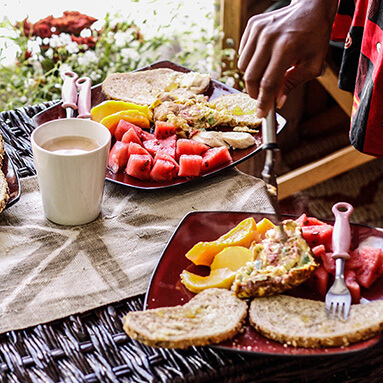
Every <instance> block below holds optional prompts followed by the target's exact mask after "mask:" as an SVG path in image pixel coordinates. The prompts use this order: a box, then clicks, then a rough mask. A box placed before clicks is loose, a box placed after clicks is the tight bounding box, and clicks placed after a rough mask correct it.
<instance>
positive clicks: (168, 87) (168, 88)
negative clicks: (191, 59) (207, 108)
mask: <svg viewBox="0 0 383 383" xmlns="http://www.w3.org/2000/svg"><path fill="white" fill-rule="evenodd" d="M209 83H210V76H209V75H203V74H199V73H196V72H188V73H183V72H178V71H175V70H172V69H169V68H157V69H150V70H145V71H139V72H129V73H113V74H111V75H109V76H107V78H106V79H105V80H104V82H103V84H102V91H103V92H104V94H105V95H106V97H107V98H109V99H113V100H121V101H126V102H133V103H136V104H140V105H152V104H153V102H154V101H156V99H157V96H158V95H159V94H161V93H164V92H169V93H171V94H174V95H175V96H176V97H177V98H180V99H186V98H190V97H191V96H193V95H196V94H200V93H202V92H204V91H205V90H206V89H207V87H208V85H209Z"/></svg>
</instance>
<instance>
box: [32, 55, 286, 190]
mask: <svg viewBox="0 0 383 383" xmlns="http://www.w3.org/2000/svg"><path fill="white" fill-rule="evenodd" d="M155 68H169V69H173V70H176V71H179V72H184V73H187V72H190V69H188V68H185V67H182V66H180V65H177V64H175V63H172V62H170V61H159V62H156V63H154V64H152V65H149V66H147V67H144V68H141V69H139V70H148V69H155ZM236 92H238V91H237V90H235V89H233V88H231V87H229V86H227V85H225V84H223V83H221V82H218V81H216V80H212V81H211V83H210V86H209V88H208V90H207V91H206V93H205V95H206V96H208V97H209V99H210V100H213V99H214V98H217V97H219V96H221V95H224V94H231V93H236ZM105 99H106V97H105V95H104V94H103V92H102V89H101V85H97V86H95V87H93V88H92V107H94V106H96V105H98V104H100V103H101V102H103V101H105ZM57 118H65V110H64V109H63V108H62V107H61V103H59V104H56V105H54V106H52V107H50V108H48V109H46V110H44V111H42V112H40V113H39V114H37V115H36V116H35V117H34V121H35V124H36V126H39V125H41V124H43V123H45V122H47V121H50V120H53V119H57ZM277 124H278V131H277V134H279V133H280V132H281V130H282V129H283V127H284V126H285V124H286V120H285V119H284V118H283V117H282V116H280V115H277ZM119 129H120V131H119V132H115V133H114V135H115V136H116V133H117V135H118V136H121V137H120V138H121V139H122V136H123V135H126V136H125V141H126V143H125V145H121V143H119V144H118V145H117V147H115V148H114V151H115V153H114V154H115V157H116V160H115V161H114V163H113V165H112V167H113V166H115V167H116V166H118V165H116V164H117V163H118V161H119V160H121V163H123V162H124V156H128V152H129V158H130V157H132V158H131V159H130V163H129V164H126V163H125V166H124V169H126V171H127V170H129V173H130V175H129V174H127V172H126V171H124V170H123V169H122V170H121V169H118V171H115V170H116V169H113V170H112V169H111V166H109V167H108V169H107V173H106V179H107V180H109V181H112V182H115V183H119V184H122V185H126V186H130V187H134V188H139V189H159V188H168V187H173V186H177V185H182V184H185V183H190V182H195V181H198V180H199V179H202V178H206V177H208V176H212V175H214V174H217V173H219V172H221V171H223V170H225V169H227V168H229V167H232V166H235V165H238V164H239V163H241V162H243V161H245V160H247V159H249V158H250V157H252V156H254V155H256V154H257V153H260V152H261V145H253V146H251V147H249V148H246V149H236V150H232V149H230V150H227V149H223V148H213V149H214V150H209V151H208V152H207V153H206V154H204V155H203V156H202V164H203V166H202V168H203V169H204V170H203V171H201V173H200V174H199V175H194V174H193V170H194V169H196V168H198V166H201V165H200V164H199V161H201V160H200V159H199V158H198V157H201V156H200V153H201V150H203V148H201V147H198V145H195V144H191V143H190V140H187V141H189V142H180V140H177V142H176V141H175V140H174V139H173V138H172V136H171V135H169V132H168V131H167V129H169V126H166V123H164V124H159V126H158V127H156V129H157V130H158V131H157V134H156V136H155V135H154V134H151V133H149V132H146V131H144V132H142V131H141V132H140V131H138V132H137V131H134V129H132V130H129V128H128V127H127V126H121V127H120V128H119ZM221 130H225V129H221ZM227 130H231V129H229V128H228V129H227ZM128 131H129V133H128ZM153 133H155V132H153ZM168 135H169V137H167V136H168ZM253 135H254V137H255V138H256V140H257V141H258V142H261V139H262V135H261V130H260V131H259V132H258V133H255V134H253ZM159 137H160V139H158V138H159ZM114 140H115V138H114V139H113V142H112V145H113V144H114ZM128 142H129V143H131V142H135V143H136V144H138V145H140V146H142V144H143V147H144V149H145V150H140V149H139V148H137V147H133V149H132V151H130V150H129V145H128V144H127V143H128ZM192 145H193V146H192ZM122 146H124V147H122ZM159 146H161V152H164V151H165V152H166V151H168V152H172V151H175V150H178V151H180V152H179V153H176V158H175V159H176V161H175V162H174V161H172V160H171V159H170V158H169V157H168V156H165V157H164V158H156V160H155V161H154V153H156V152H157V151H158V147H159ZM176 146H177V147H179V146H180V147H181V148H182V149H176ZM113 147H114V145H113ZM113 147H112V150H113ZM205 149H206V148H205ZM130 153H133V156H130ZM112 154H113V153H112ZM182 154H184V156H183V157H182V158H181V155H182ZM148 155H149V157H148ZM197 156H198V157H197ZM172 157H174V156H172ZM149 169H151V172H150V176H149V175H148V174H149V173H148V170H149ZM171 172H177V176H176V177H174V178H173V179H171V180H167V179H166V178H167V176H168V175H169V174H170V173H171Z"/></svg>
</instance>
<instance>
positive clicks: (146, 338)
mask: <svg viewBox="0 0 383 383" xmlns="http://www.w3.org/2000/svg"><path fill="white" fill-rule="evenodd" d="M247 308H248V306H247V303H246V302H245V301H243V300H241V299H239V298H237V297H236V296H235V295H234V294H233V293H232V292H231V291H229V290H226V289H218V288H211V289H207V290H204V291H202V292H201V293H199V294H197V295H196V296H195V297H193V298H192V299H191V300H190V301H189V302H187V303H186V304H185V305H182V306H181V305H179V306H175V307H164V308H156V309H151V310H146V311H135V312H129V313H128V314H127V315H126V316H125V317H124V319H123V320H124V330H125V332H126V333H127V334H128V335H129V336H130V337H132V338H134V339H136V340H138V341H140V342H142V343H144V344H146V345H149V346H153V347H165V348H187V347H190V346H203V345H207V344H214V343H220V342H222V341H224V340H226V339H230V338H232V337H233V336H234V335H235V334H237V332H238V331H239V330H240V328H241V326H242V324H243V321H244V319H245V318H246V316H247Z"/></svg>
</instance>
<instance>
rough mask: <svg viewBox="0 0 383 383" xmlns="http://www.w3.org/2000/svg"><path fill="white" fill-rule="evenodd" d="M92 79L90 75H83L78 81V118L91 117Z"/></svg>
mask: <svg viewBox="0 0 383 383" xmlns="http://www.w3.org/2000/svg"><path fill="white" fill-rule="evenodd" d="M91 83H92V81H91V79H90V78H89V77H81V78H79V79H78V80H77V81H76V85H77V88H78V89H79V95H78V104H77V105H78V116H77V117H78V118H90V117H91V114H90V108H91V95H92V93H91Z"/></svg>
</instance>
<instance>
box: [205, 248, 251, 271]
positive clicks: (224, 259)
mask: <svg viewBox="0 0 383 383" xmlns="http://www.w3.org/2000/svg"><path fill="white" fill-rule="evenodd" d="M253 257H254V254H253V252H252V251H251V250H250V249H248V248H247V247H243V246H230V247H226V248H225V249H223V250H222V251H220V252H219V253H218V254H217V255H216V256H215V257H214V261H213V263H212V264H211V266H210V269H211V270H216V269H225V268H227V269H229V270H231V271H237V270H238V269H239V268H240V267H242V266H245V265H246V263H247V262H251V261H252V260H253Z"/></svg>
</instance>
